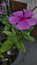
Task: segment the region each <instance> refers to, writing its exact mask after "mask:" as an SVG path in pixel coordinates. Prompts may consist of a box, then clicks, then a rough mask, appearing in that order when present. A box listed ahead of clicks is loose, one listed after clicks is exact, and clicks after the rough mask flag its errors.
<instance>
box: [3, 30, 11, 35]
mask: <svg viewBox="0 0 37 65" xmlns="http://www.w3.org/2000/svg"><path fill="white" fill-rule="evenodd" d="M3 33H5V34H6V35H8V36H12V32H10V31H3Z"/></svg>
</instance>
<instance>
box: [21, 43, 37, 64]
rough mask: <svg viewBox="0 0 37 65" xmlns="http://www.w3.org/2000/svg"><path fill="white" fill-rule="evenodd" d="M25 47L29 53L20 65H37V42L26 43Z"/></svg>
mask: <svg viewBox="0 0 37 65" xmlns="http://www.w3.org/2000/svg"><path fill="white" fill-rule="evenodd" d="M24 44H25V42H24ZM25 46H26V49H27V53H26V54H25V55H24V58H23V60H22V61H21V62H20V65H37V42H32V43H26V44H25Z"/></svg>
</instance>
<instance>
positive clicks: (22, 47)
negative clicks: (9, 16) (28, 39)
mask: <svg viewBox="0 0 37 65" xmlns="http://www.w3.org/2000/svg"><path fill="white" fill-rule="evenodd" d="M16 47H17V48H18V49H19V50H20V51H22V52H26V48H25V46H24V44H23V43H22V42H21V41H19V42H17V43H16Z"/></svg>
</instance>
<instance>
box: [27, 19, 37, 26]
mask: <svg viewBox="0 0 37 65" xmlns="http://www.w3.org/2000/svg"><path fill="white" fill-rule="evenodd" d="M26 21H27V23H28V24H29V26H33V25H36V23H37V19H35V18H29V19H27V20H26Z"/></svg>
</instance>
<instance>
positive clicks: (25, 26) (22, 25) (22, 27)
mask: <svg viewBox="0 0 37 65" xmlns="http://www.w3.org/2000/svg"><path fill="white" fill-rule="evenodd" d="M16 27H17V28H18V29H20V30H26V29H29V25H28V24H27V22H26V21H24V20H23V21H20V22H19V23H18V24H17V25H16Z"/></svg>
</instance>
